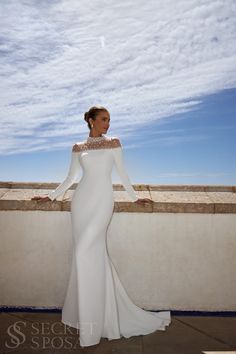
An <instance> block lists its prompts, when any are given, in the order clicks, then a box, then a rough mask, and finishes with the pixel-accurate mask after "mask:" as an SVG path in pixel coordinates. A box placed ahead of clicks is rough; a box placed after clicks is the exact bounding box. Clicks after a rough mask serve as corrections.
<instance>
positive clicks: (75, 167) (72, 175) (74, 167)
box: [47, 149, 80, 200]
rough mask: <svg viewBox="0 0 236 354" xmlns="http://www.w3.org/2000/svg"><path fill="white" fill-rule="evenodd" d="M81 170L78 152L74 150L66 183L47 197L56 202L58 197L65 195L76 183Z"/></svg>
mask: <svg viewBox="0 0 236 354" xmlns="http://www.w3.org/2000/svg"><path fill="white" fill-rule="evenodd" d="M79 169H80V163H79V153H78V152H77V151H73V149H72V152H71V161H70V167H69V171H68V174H67V177H66V178H65V179H64V181H63V182H62V183H61V184H59V186H58V187H57V188H56V189H55V190H54V191H52V192H50V193H48V195H47V196H48V197H49V198H50V199H51V200H54V199H56V198H57V197H58V196H60V195H61V194H63V193H64V192H65V191H66V190H67V189H69V188H70V186H72V184H73V183H74V182H75V180H76V177H77V175H78V172H79Z"/></svg>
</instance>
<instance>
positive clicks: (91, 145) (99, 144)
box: [72, 137, 122, 152]
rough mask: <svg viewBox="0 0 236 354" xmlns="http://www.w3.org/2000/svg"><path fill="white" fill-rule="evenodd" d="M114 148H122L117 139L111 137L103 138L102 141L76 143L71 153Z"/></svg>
mask: <svg viewBox="0 0 236 354" xmlns="http://www.w3.org/2000/svg"><path fill="white" fill-rule="evenodd" d="M116 147H122V145H121V142H120V140H119V138H117V137H112V138H107V137H104V138H103V139H98V140H96V139H94V140H92V139H91V140H87V141H84V142H81V143H76V144H74V145H73V148H72V151H73V152H80V151H84V150H96V149H113V148H116Z"/></svg>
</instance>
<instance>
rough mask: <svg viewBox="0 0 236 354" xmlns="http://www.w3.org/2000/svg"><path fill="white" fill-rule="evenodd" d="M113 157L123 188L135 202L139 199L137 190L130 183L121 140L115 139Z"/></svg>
mask: <svg viewBox="0 0 236 354" xmlns="http://www.w3.org/2000/svg"><path fill="white" fill-rule="evenodd" d="M113 142H114V143H113V144H114V145H113V146H114V147H113V148H112V151H113V156H114V161H115V165H116V169H117V172H118V174H119V176H120V179H121V181H122V184H123V186H124V187H125V189H126V191H127V192H128V194H129V196H130V197H131V199H132V201H133V202H135V201H136V200H138V199H139V197H138V195H137V194H136V193H135V190H134V188H133V186H132V184H131V182H130V179H129V176H128V174H127V172H126V168H125V164H124V159H123V150H122V145H121V143H120V140H119V139H118V138H113Z"/></svg>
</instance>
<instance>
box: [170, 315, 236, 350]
mask: <svg viewBox="0 0 236 354" xmlns="http://www.w3.org/2000/svg"><path fill="white" fill-rule="evenodd" d="M176 318H178V319H179V320H180V321H182V322H184V323H186V324H188V325H190V326H192V327H194V328H196V329H198V330H201V331H203V332H205V333H207V334H208V335H209V336H211V337H212V338H215V339H217V340H219V341H220V340H221V341H223V342H226V343H227V344H229V345H231V346H232V347H233V349H235V350H236V317H225V316H209V317H208V316H176Z"/></svg>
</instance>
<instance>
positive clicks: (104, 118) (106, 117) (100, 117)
mask: <svg viewBox="0 0 236 354" xmlns="http://www.w3.org/2000/svg"><path fill="white" fill-rule="evenodd" d="M91 122H92V124H93V128H92V130H93V131H96V132H97V133H98V134H106V132H107V130H108V129H109V126H110V114H109V113H108V112H106V111H100V112H99V113H98V114H97V115H96V119H95V120H93V119H91Z"/></svg>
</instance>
